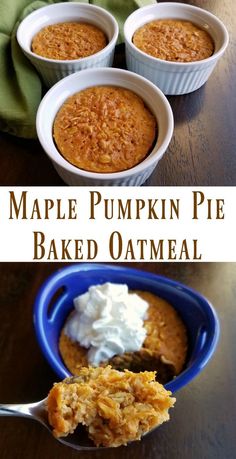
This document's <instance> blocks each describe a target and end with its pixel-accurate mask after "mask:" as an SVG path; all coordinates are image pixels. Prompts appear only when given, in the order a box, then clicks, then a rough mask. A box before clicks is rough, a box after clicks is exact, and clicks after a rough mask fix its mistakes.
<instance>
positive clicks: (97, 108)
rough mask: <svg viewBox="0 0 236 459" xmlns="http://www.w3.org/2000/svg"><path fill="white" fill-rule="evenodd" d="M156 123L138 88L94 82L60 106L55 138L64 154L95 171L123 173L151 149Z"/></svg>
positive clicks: (86, 168) (54, 133) (68, 158)
mask: <svg viewBox="0 0 236 459" xmlns="http://www.w3.org/2000/svg"><path fill="white" fill-rule="evenodd" d="M156 136H157V122H156V119H155V117H154V116H153V114H152V113H151V112H150V110H149V109H148V107H147V106H146V105H145V103H144V102H143V100H142V99H141V98H140V97H139V96H138V95H136V94H135V93H134V92H132V91H130V90H128V89H125V88H121V87H116V86H95V87H91V88H88V89H84V90H83V91H80V92H78V93H76V94H74V95H73V96H72V97H70V98H69V99H68V100H66V102H65V103H64V104H63V105H62V107H61V108H60V110H59V111H58V113H57V115H56V118H55V121H54V126H53V137H54V141H55V143H56V146H57V148H58V150H59V152H60V153H61V155H62V156H64V158H65V159H66V160H67V161H69V162H70V163H71V164H73V165H74V166H77V167H79V168H80V169H84V170H86V171H90V172H100V173H109V172H119V171H124V170H126V169H130V168H132V167H133V166H135V165H136V164H139V163H140V162H141V161H142V160H144V159H145V158H146V156H147V155H148V154H149V153H150V151H151V149H152V147H153V144H154V141H155V139H156Z"/></svg>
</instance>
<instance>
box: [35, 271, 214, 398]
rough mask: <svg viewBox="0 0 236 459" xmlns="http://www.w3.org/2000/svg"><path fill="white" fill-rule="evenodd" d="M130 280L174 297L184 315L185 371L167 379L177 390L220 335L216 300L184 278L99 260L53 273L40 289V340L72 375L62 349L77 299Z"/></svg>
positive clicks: (60, 370)
mask: <svg viewBox="0 0 236 459" xmlns="http://www.w3.org/2000/svg"><path fill="white" fill-rule="evenodd" d="M107 281H109V282H114V283H126V284H127V285H128V286H129V288H130V289H131V290H134V289H138V290H147V291H149V292H152V293H154V294H156V295H158V296H160V297H161V298H164V299H165V300H167V301H169V302H170V303H171V304H172V306H173V307H174V308H175V309H176V311H177V312H178V313H179V315H180V316H181V317H182V320H183V321H184V323H185V325H186V327H187V330H188V337H189V351H188V360H187V364H186V366H185V369H184V371H182V372H181V374H180V375H179V376H177V377H176V378H175V379H173V380H172V381H170V382H168V383H167V384H165V387H166V389H168V390H171V392H176V391H177V390H179V389H180V388H181V387H183V386H185V385H186V384H188V383H189V382H190V381H191V380H192V379H193V378H195V376H197V375H198V374H199V373H200V371H202V369H203V368H204V367H205V365H206V364H207V362H208V361H209V359H210V358H211V356H212V354H213V352H214V350H215V348H216V345H217V341H218V338H219V330H220V327H219V321H218V318H217V315H216V312H215V311H214V309H213V307H212V305H211V304H210V303H209V302H208V301H207V300H206V298H204V297H203V296H202V295H200V294H199V293H197V292H196V291H194V290H192V289H191V288H189V287H186V286H184V285H182V284H180V283H179V282H175V281H172V280H170V279H167V278H165V277H162V276H158V275H155V274H151V273H149V272H144V271H139V270H136V269H131V268H128V267H119V266H115V265H114V266H113V265H111V266H108V265H103V264H94V263H81V264H73V265H71V266H68V267H66V268H63V269H60V270H59V271H57V272H55V273H54V274H53V275H52V276H50V277H49V278H48V279H47V280H46V281H45V282H44V284H43V285H42V287H41V288H40V290H39V292H38V295H37V297H36V300H35V306H34V325H35V330H36V336H37V339H38V342H39V345H40V347H41V349H42V352H43V354H44V356H45V357H46V359H47V361H48V362H49V364H50V365H51V367H52V368H53V370H54V371H55V372H56V374H57V375H58V376H59V377H60V378H62V379H63V378H65V377H67V376H71V373H70V372H69V370H68V369H67V368H66V367H65V365H64V363H63V361H62V358H61V356H60V353H59V349H58V340H59V336H60V332H61V329H62V327H63V325H64V322H65V320H66V318H67V316H68V314H69V313H70V311H71V310H72V308H73V299H74V298H75V297H76V296H78V295H80V294H81V293H83V292H85V291H86V290H88V288H89V286H90V285H96V284H103V283H104V282H107Z"/></svg>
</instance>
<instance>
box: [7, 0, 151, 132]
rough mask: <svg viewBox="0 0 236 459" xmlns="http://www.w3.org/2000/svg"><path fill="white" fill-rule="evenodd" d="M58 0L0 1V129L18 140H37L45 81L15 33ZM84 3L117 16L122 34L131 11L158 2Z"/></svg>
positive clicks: (94, 0)
mask: <svg viewBox="0 0 236 459" xmlns="http://www.w3.org/2000/svg"><path fill="white" fill-rule="evenodd" d="M58 1H60V0H44V1H43V0H35V1H32V0H0V130H2V131H5V132H8V133H9V134H12V135H15V136H18V137H24V138H34V137H36V129H35V117H36V112H37V108H38V105H39V103H40V100H41V97H42V82H41V80H40V77H39V75H38V73H37V72H36V70H35V68H34V67H33V66H32V65H31V63H30V62H29V61H28V59H27V58H26V57H25V56H24V54H23V53H22V52H21V49H20V47H19V45H18V43H17V41H16V30H17V27H18V25H19V23H20V22H21V21H22V19H24V18H25V17H26V16H27V15H28V14H30V13H31V12H32V11H34V10H36V9H38V8H40V7H42V6H45V5H48V4H50V3H57V2H58ZM66 1H67V0H66ZM70 1H71V0H70ZM72 1H80V0H72ZM82 2H83V3H93V4H95V5H98V6H102V7H103V8H105V9H107V10H109V11H110V12H111V13H112V14H113V15H114V16H115V17H116V19H117V21H118V23H119V26H120V31H122V29H123V24H124V21H125V19H126V18H127V16H128V15H129V14H130V13H131V12H132V11H134V10H135V9H137V8H139V7H140V6H144V5H148V4H150V3H156V2H155V0H91V1H89V0H88V1H86V0H83V1H82ZM120 41H122V34H120Z"/></svg>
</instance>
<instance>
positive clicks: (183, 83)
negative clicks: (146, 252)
mask: <svg viewBox="0 0 236 459" xmlns="http://www.w3.org/2000/svg"><path fill="white" fill-rule="evenodd" d="M168 18H173V19H183V20H188V21H191V22H193V23H194V24H196V25H198V26H200V27H201V28H202V29H205V30H207V31H208V32H209V34H210V35H211V37H212V38H213V40H214V43H215V51H214V54H213V55H212V56H210V57H209V58H207V59H204V60H201V61H196V62H189V63H186V62H170V61H164V60H161V59H158V58H155V57H152V56H150V55H148V54H146V53H144V52H143V51H141V50H139V49H138V48H137V47H136V46H134V44H133V42H132V37H133V35H134V32H135V31H136V30H137V29H138V28H139V27H142V26H143V25H144V24H146V23H148V22H151V21H153V20H156V19H168ZM124 36H125V52H126V62H127V67H128V69H129V70H131V71H133V72H136V73H138V74H139V75H142V76H144V77H145V78H148V79H149V80H150V81H152V82H153V83H154V84H155V85H157V86H158V87H159V88H160V89H161V90H162V91H163V92H164V94H169V95H171V94H173V95H177V94H187V93H189V92H192V91H195V90H196V89H198V88H200V87H201V86H202V85H203V84H204V83H205V82H206V81H207V79H208V78H209V76H210V74H211V73H212V71H213V69H214V67H215V65H216V63H217V61H218V59H219V58H220V56H222V54H223V53H224V51H225V49H226V47H227V45H228V41H229V36H228V32H227V29H226V27H225V26H224V24H223V23H222V22H221V21H220V20H219V19H218V18H217V17H216V16H214V15H213V14H211V13H209V12H208V11H206V10H203V9H201V8H198V7H196V6H191V5H186V4H184V3H174V2H168V3H158V4H156V5H149V6H145V7H143V8H139V9H138V10H136V11H134V13H132V14H131V15H130V16H129V17H128V18H127V20H126V22H125V25H124Z"/></svg>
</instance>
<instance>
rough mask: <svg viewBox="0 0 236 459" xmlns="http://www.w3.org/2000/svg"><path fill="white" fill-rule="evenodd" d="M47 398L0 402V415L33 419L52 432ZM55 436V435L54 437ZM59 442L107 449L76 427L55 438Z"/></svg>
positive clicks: (79, 446) (83, 448)
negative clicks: (27, 401)
mask: <svg viewBox="0 0 236 459" xmlns="http://www.w3.org/2000/svg"><path fill="white" fill-rule="evenodd" d="M46 401H47V398H45V399H44V400H41V401H40V402H35V403H25V404H20V405H18V404H4V405H1V404H0V416H17V417H24V418H30V419H34V420H36V421H38V422H40V424H42V425H43V426H44V427H46V429H48V430H49V432H50V433H52V428H51V426H50V424H49V422H48V416H47V411H46ZM54 438H56V437H54ZM56 440H58V441H59V442H60V443H63V444H64V445H66V446H70V447H71V448H74V449H77V450H80V451H81V450H85V449H86V450H92V449H93V450H96V449H108V448H104V447H96V446H95V445H94V444H93V443H92V441H91V440H89V438H88V435H87V434H86V432H85V430H84V429H83V428H81V429H78V432H77V430H76V431H75V432H74V433H73V434H71V435H68V437H66V439H65V438H63V437H62V438H56Z"/></svg>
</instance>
